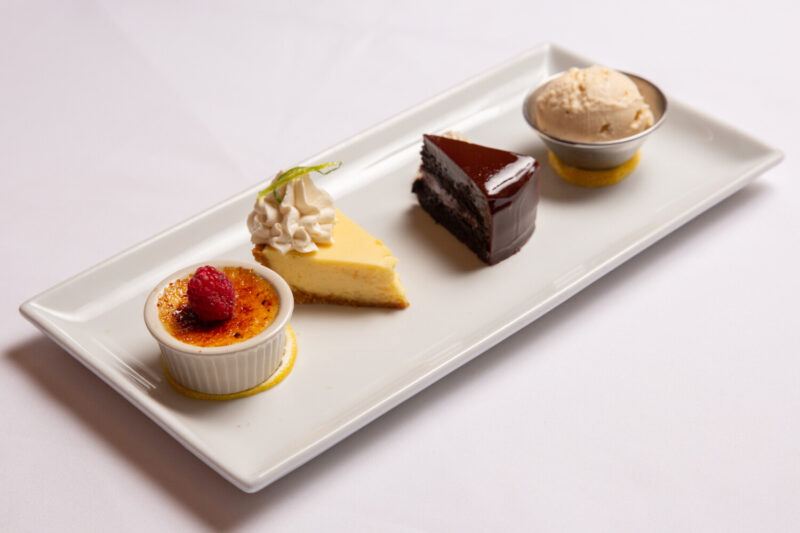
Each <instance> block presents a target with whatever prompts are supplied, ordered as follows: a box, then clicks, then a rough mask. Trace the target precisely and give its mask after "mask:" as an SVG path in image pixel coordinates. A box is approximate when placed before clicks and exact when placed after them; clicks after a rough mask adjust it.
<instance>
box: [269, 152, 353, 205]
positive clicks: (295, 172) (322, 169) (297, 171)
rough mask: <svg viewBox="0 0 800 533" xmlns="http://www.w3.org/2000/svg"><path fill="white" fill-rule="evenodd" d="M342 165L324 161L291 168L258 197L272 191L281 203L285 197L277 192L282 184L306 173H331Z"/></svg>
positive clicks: (337, 162) (339, 162) (336, 162)
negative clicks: (311, 165) (279, 196)
mask: <svg viewBox="0 0 800 533" xmlns="http://www.w3.org/2000/svg"><path fill="white" fill-rule="evenodd" d="M341 166H342V162H341V161H331V162H329V163H322V164H321V165H315V166H313V167H294V168H290V169H289V170H287V171H286V172H284V173H283V174H281V175H280V176H278V177H277V179H275V181H273V182H272V184H271V185H270V186H269V187H267V188H266V189H264V190H262V191H261V192H259V193H258V197H259V198H262V197H264V196H266V195H268V194H269V193H272V194H273V195H274V196H275V200H277V201H278V203H281V201H282V200H283V199H282V198H278V193H277V190H278V187H280V186H281V185H285V184H287V183H289V182H290V181H292V180H294V179H297V178H300V177H303V176H305V175H306V174H310V173H311V172H318V173H320V174H322V175H325V174H330V173H331V172H333V171H334V170H339V167H341Z"/></svg>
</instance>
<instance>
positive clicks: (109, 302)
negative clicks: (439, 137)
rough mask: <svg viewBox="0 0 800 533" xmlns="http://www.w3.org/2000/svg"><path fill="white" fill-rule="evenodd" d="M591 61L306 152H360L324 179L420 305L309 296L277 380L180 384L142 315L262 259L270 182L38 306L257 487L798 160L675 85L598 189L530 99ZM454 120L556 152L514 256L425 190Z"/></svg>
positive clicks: (243, 483)
mask: <svg viewBox="0 0 800 533" xmlns="http://www.w3.org/2000/svg"><path fill="white" fill-rule="evenodd" d="M590 64H591V62H590V61H588V60H586V59H584V58H582V57H579V56H576V55H573V54H571V53H569V52H567V51H565V50H563V49H561V48H558V47H555V46H552V45H543V46H540V47H538V48H535V49H533V50H531V51H530V52H528V53H526V54H524V55H522V56H520V57H518V58H516V59H514V60H512V61H510V62H507V63H505V64H503V65H501V66H499V67H497V68H495V69H493V70H491V71H489V72H486V73H485V74H482V75H480V76H478V77H476V78H474V79H472V80H469V81H467V82H465V83H463V84H461V85H459V86H457V87H456V88H454V89H452V90H450V91H447V92H446V93H444V94H442V95H440V96H437V97H435V98H432V99H431V100H429V101H427V102H425V103H423V104H420V105H418V106H417V107H415V108H413V109H411V110H409V111H406V112H404V113H402V114H400V115H398V116H396V117H394V118H392V119H390V120H387V121H386V122H383V123H382V124H380V125H378V126H376V127H374V128H372V129H371V130H369V131H366V132H364V133H362V134H360V135H357V136H355V137H353V138H352V139H349V140H347V141H345V142H343V143H341V144H339V145H338V146H335V147H334V148H331V149H330V150H327V151H325V152H323V153H321V154H317V155H316V156H314V157H312V158H310V159H308V160H307V161H305V162H302V163H301V164H313V163H319V162H323V161H331V160H341V161H343V162H344V166H343V167H342V169H341V170H339V171H338V172H336V173H334V174H331V175H330V176H316V177H315V180H316V181H317V183H318V184H320V185H321V186H322V187H324V188H326V189H327V190H328V191H329V192H330V193H331V194H332V195H333V196H334V198H335V199H336V202H337V206H338V207H339V208H340V209H341V210H342V211H344V212H345V213H347V214H348V215H349V216H350V217H352V218H353V219H354V220H356V221H357V222H358V223H360V224H361V225H362V226H364V227H365V228H366V229H367V230H368V231H369V232H370V233H372V234H373V235H375V236H377V237H378V238H380V239H382V240H383V241H384V242H386V243H387V244H388V245H389V247H390V248H391V249H392V251H393V252H394V254H395V255H396V256H397V257H398V258H399V259H400V263H399V265H398V270H399V272H400V275H401V278H402V280H403V283H404V285H405V286H406V288H407V290H408V298H409V300H410V302H411V306H410V307H409V308H408V309H405V310H400V311H398V310H380V309H356V308H348V307H337V306H328V305H317V306H314V305H311V306H298V307H297V308H296V311H295V315H294V317H293V319H292V325H293V327H294V329H295V331H296V333H297V338H298V342H299V354H298V358H297V363H296V366H295V368H294V370H293V372H292V373H291V374H290V375H289V377H288V378H287V379H286V380H285V381H284V382H283V383H281V384H280V385H278V386H277V387H276V388H274V389H272V390H269V391H267V392H265V393H262V394H259V395H256V396H253V397H250V398H246V399H242V400H236V401H230V402H205V401H199V400H192V399H189V398H186V397H184V396H182V395H180V394H178V393H177V392H176V391H175V390H173V389H172V388H171V387H170V385H169V384H168V383H167V382H166V380H165V378H164V376H163V374H162V370H161V364H160V359H159V352H158V347H157V345H156V343H155V342H154V341H153V339H152V338H151V337H150V335H149V334H148V332H147V330H146V329H145V326H144V323H143V320H142V307H143V305H144V301H145V297H146V296H147V294H148V292H149V291H150V290H151V288H152V287H153V286H154V285H155V284H156V283H157V282H158V281H159V280H160V279H162V278H163V277H165V276H167V275H168V274H170V273H171V272H173V271H175V270H177V269H179V268H181V267H183V266H185V265H189V264H192V263H198V262H202V261H207V260H210V259H214V258H237V259H249V258H250V245H249V235H248V233H247V229H246V227H245V218H246V216H247V214H248V213H249V211H250V209H251V207H252V204H253V201H254V199H255V195H256V191H257V190H258V189H259V188H261V187H263V184H256V185H254V186H253V188H252V189H250V190H247V191H244V192H243V193H241V194H240V195H238V196H236V197H234V198H232V199H230V200H228V201H226V202H224V203H222V204H220V205H218V206H216V207H214V208H213V209H210V210H208V211H206V212H204V213H201V214H200V215H198V216H196V217H194V218H192V219H191V220H189V221H187V222H185V223H183V224H180V225H178V226H176V227H174V228H172V229H170V230H168V231H165V232H164V233H161V234H160V235H157V236H156V237H154V238H152V239H150V240H149V241H147V242H145V243H143V244H140V245H138V246H136V247H134V248H132V249H130V250H128V251H126V252H124V253H122V254H120V255H118V256H116V257H113V258H111V259H109V260H108V261H106V262H104V263H102V264H100V265H98V266H96V267H94V268H92V269H90V270H88V271H86V272H84V273H82V274H80V275H78V276H76V277H74V278H72V279H70V280H68V281H66V282H64V283H62V284H60V285H58V286H56V287H53V288H52V289H50V290H48V291H46V292H44V293H42V294H40V295H38V296H36V297H34V298H33V299H31V300H29V301H28V302H25V303H24V304H23V305H22V308H21V310H22V312H23V314H24V315H25V316H26V317H27V318H28V319H30V320H31V321H32V322H34V323H35V324H36V325H37V326H39V327H40V328H41V329H42V331H44V332H45V333H46V334H47V335H49V336H50V337H51V338H53V340H55V341H56V342H57V343H58V344H59V345H61V346H62V347H63V348H64V349H65V350H67V351H68V352H69V353H70V354H72V355H73V356H74V357H75V358H76V359H78V360H79V361H80V362H81V363H83V364H84V365H86V366H87V367H88V368H89V369H91V370H92V371H93V372H94V373H95V374H97V375H98V376H99V377H100V378H102V379H103V380H104V381H105V382H106V383H108V384H109V385H110V386H111V387H113V388H114V389H115V390H117V391H118V392H119V393H120V394H122V395H123V396H124V397H126V398H127V399H128V400H130V401H131V402H132V403H133V404H134V405H136V406H137V407H138V408H139V409H141V410H142V411H143V412H144V413H146V414H147V415H148V416H149V417H150V418H151V419H152V420H153V421H155V422H156V423H157V424H159V425H160V426H161V427H162V428H164V430H166V431H167V432H169V433H170V434H171V435H173V436H174V437H175V438H176V439H178V440H179V441H180V442H181V443H182V444H183V445H184V446H185V447H186V448H188V449H189V450H191V451H192V452H193V453H194V454H196V455H197V456H198V457H200V458H201V459H202V460H203V461H205V462H206V463H208V464H209V465H210V466H211V467H212V468H214V469H215V470H217V471H218V472H219V473H220V474H221V475H223V476H224V477H225V478H227V479H228V480H230V481H231V482H232V483H234V484H235V485H236V486H237V487H239V488H241V489H242V490H244V491H248V492H254V491H257V490H259V489H261V488H263V487H265V486H266V485H268V484H269V483H271V482H272V481H274V480H275V479H277V478H279V477H280V476H282V475H284V474H286V473H287V472H289V471H291V470H292V469H294V468H296V467H298V466H299V465H301V464H303V463H304V462H306V461H308V460H309V459H311V458H312V457H314V456H315V455H317V454H319V453H321V452H322V451H324V450H325V449H327V448H329V447H330V446H332V445H334V444H335V443H337V442H338V441H340V440H341V439H343V438H345V437H346V436H348V435H349V434H351V433H353V432H354V431H356V430H358V429H359V428H361V427H362V426H364V425H365V424H367V423H368V422H370V421H371V420H373V419H375V418H376V417H378V416H380V415H381V414H383V413H385V412H386V411H388V410H389V409H391V408H392V407H394V406H396V405H397V404H398V403H400V402H402V401H403V400H405V399H407V398H409V397H410V396H411V395H413V394H414V393H416V392H418V391H420V390H421V389H423V388H424V387H427V386H428V385H430V384H431V383H433V382H434V381H436V380H437V379H439V378H441V377H442V376H444V375H446V374H447V373H449V372H451V371H452V370H454V369H455V368H457V367H458V366H460V365H463V364H464V363H466V362H467V361H469V360H470V359H472V358H473V357H475V356H477V355H479V354H480V353H482V352H483V351H485V350H486V349H488V348H489V347H491V346H492V345H494V344H496V343H498V342H500V341H501V340H503V339H504V338H506V337H507V336H509V335H511V334H512V333H514V332H515V331H517V330H519V329H520V328H522V327H524V326H525V325H527V324H529V323H530V322H532V321H534V320H536V318H538V317H539V316H541V315H543V314H544V313H546V312H547V311H548V310H550V309H552V308H553V307H555V306H557V305H558V304H559V303H561V302H563V301H564V300H566V299H567V298H569V297H570V296H572V295H573V294H575V293H576V292H578V291H580V290H581V289H582V288H584V287H586V286H587V285H589V284H590V283H592V282H593V281H595V280H596V279H598V278H599V277H601V276H602V275H603V274H605V273H606V272H608V271H609V270H611V269H613V268H614V267H616V266H617V265H619V264H621V263H622V262H624V261H625V260H627V259H629V258H630V257H632V256H633V255H634V254H636V253H638V252H640V251H641V250H643V249H645V248H646V247H648V246H649V245H650V244H652V243H653V242H655V241H657V240H658V239H660V238H661V237H664V236H665V235H667V234H668V233H669V232H671V231H672V230H674V229H675V228H677V227H679V226H680V225H682V224H684V223H685V222H687V221H689V220H691V219H692V218H693V217H695V216H696V215H698V214H699V213H701V212H702V211H704V210H706V209H708V208H709V207H711V206H712V205H714V204H715V203H717V202H719V201H721V200H723V199H725V198H726V197H727V196H729V195H730V194H732V193H734V192H735V191H737V190H739V189H740V188H741V187H743V186H744V185H746V184H747V183H748V182H750V181H751V180H752V179H753V178H755V177H756V176H757V175H758V174H760V173H762V172H763V171H764V170H766V169H767V168H769V167H771V166H773V165H775V164H777V163H778V162H779V161H780V160H781V158H782V155H781V153H780V152H779V151H778V150H776V149H774V148H771V147H769V146H767V145H765V144H763V143H761V142H760V141H758V140H756V139H753V138H751V137H750V136H748V135H746V134H744V133H742V132H739V131H737V130H735V129H733V128H731V127H729V126H726V125H724V124H721V123H719V122H717V121H716V120H714V119H711V118H709V117H706V116H704V115H702V114H700V113H698V112H696V111H693V110H691V109H689V108H687V107H686V106H684V105H682V104H680V103H678V102H675V101H674V100H673V101H671V102H670V110H669V116H668V117H667V119H666V121H665V123H664V125H663V127H662V128H661V129H660V130H659V131H657V132H656V133H655V134H654V135H653V136H652V137H651V138H650V140H649V141H648V142H647V144H646V145H645V146H644V150H643V156H642V160H641V163H640V165H639V167H638V168H637V169H636V171H635V172H634V174H633V175H631V176H630V177H629V178H628V179H627V180H625V181H623V182H621V183H619V184H617V185H614V186H612V187H608V188H604V189H598V190H590V189H583V188H580V187H576V186H573V185H569V184H567V183H565V182H563V181H561V180H559V179H558V178H557V177H555V176H554V174H553V172H552V170H551V169H550V168H549V166H548V165H547V163H546V161H547V158H546V152H545V151H544V147H543V145H542V144H541V143H540V141H539V140H538V138H537V137H536V136H535V135H534V133H533V132H532V131H531V130H530V129H529V127H528V126H527V125H526V123H525V121H524V119H523V117H522V112H521V108H522V99H523V96H524V94H525V93H526V91H528V90H529V89H530V88H531V87H533V86H534V85H536V84H537V83H539V82H540V81H541V80H542V79H544V78H545V77H547V76H549V75H550V74H552V73H555V72H558V71H561V70H564V69H566V68H569V67H571V66H587V65H590ZM642 74H643V75H645V76H647V73H646V72H644V73H642ZM445 130H455V131H458V132H461V133H463V134H465V135H466V136H467V137H469V138H470V139H472V140H473V141H475V142H477V143H479V144H486V145H489V146H496V147H499V148H504V149H508V150H512V151H516V152H521V153H527V154H531V155H533V156H534V157H536V158H537V159H539V160H540V161H542V162H543V167H544V169H543V175H542V183H541V193H542V198H541V203H540V207H539V214H538V219H537V229H536V232H535V233H534V235H533V237H532V239H531V240H530V242H529V243H528V244H527V245H526V246H525V247H523V249H522V250H521V251H520V252H519V253H518V254H516V255H515V256H512V257H511V258H510V259H508V260H506V261H504V262H502V263H500V264H499V265H496V266H492V267H487V266H484V265H483V264H482V263H480V262H479V261H478V260H477V259H476V258H475V257H474V256H473V255H472V253H471V252H469V251H468V250H467V248H466V247H465V246H463V245H462V244H461V243H459V242H458V241H456V240H455V238H453V237H452V236H451V235H450V234H449V233H447V232H446V231H445V230H444V229H442V228H441V227H440V226H437V225H436V224H435V223H434V222H433V221H432V219H431V218H430V217H429V216H428V215H427V214H426V213H424V212H423V211H422V210H421V209H420V208H419V207H418V206H417V203H416V200H415V197H414V196H413V195H412V194H411V192H410V190H411V182H412V180H413V178H414V176H415V173H416V168H417V166H418V164H419V147H420V140H421V135H422V134H423V133H437V132H443V131H445ZM286 166H287V167H288V166H292V162H288V161H287V164H286ZM276 170H277V169H276Z"/></svg>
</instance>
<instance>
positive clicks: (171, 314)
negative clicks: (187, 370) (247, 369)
mask: <svg viewBox="0 0 800 533" xmlns="http://www.w3.org/2000/svg"><path fill="white" fill-rule="evenodd" d="M222 272H223V273H224V274H225V275H226V276H228V278H230V280H231V281H232V282H233V289H234V291H235V293H236V306H235V307H234V311H233V316H232V317H231V318H229V319H228V320H221V321H217V322H202V321H201V320H200V319H199V318H197V315H196V314H195V313H194V311H192V309H191V307H189V298H188V297H187V295H186V291H187V289H188V286H189V280H190V279H191V278H192V276H191V275H190V276H187V277H185V278H183V279H179V280H177V281H173V282H172V283H170V284H169V285H168V286H167V287H165V288H164V292H163V293H162V294H161V296H160V297H159V299H158V304H157V306H158V318H159V319H160V320H161V323H162V324H163V325H164V329H166V330H167V332H168V333H169V334H170V335H172V336H173V337H175V338H176V339H178V340H179V341H181V342H185V343H186V344H191V345H194V346H202V347H205V348H210V347H214V346H228V345H230V344H236V343H238V342H242V341H245V340H247V339H250V338H252V337H255V336H256V335H258V334H259V333H261V332H262V331H264V330H265V329H267V327H269V325H270V324H272V322H273V321H274V320H275V317H276V316H277V314H278V307H279V299H278V294H277V292H276V291H275V288H274V287H273V286H272V284H271V283H270V282H268V281H267V280H265V279H264V278H262V277H261V276H259V275H258V274H256V273H255V272H253V271H252V270H250V269H248V268H242V267H225V268H223V269H222Z"/></svg>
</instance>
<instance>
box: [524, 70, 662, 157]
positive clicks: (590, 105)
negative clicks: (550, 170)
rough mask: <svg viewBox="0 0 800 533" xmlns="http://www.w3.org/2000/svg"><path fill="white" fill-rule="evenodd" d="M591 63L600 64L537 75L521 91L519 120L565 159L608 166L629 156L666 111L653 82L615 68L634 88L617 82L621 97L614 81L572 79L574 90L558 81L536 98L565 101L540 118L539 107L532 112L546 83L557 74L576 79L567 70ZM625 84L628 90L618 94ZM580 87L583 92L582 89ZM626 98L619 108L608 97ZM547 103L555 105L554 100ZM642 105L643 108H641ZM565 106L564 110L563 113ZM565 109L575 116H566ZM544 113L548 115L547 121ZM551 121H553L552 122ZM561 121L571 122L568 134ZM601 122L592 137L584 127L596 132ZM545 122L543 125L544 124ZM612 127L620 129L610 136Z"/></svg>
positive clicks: (569, 82)
mask: <svg viewBox="0 0 800 533" xmlns="http://www.w3.org/2000/svg"><path fill="white" fill-rule="evenodd" d="M592 68H596V69H602V67H590V68H589V69H584V70H580V69H570V70H567V71H563V72H559V73H557V74H554V75H553V76H551V77H549V78H547V79H545V80H543V81H542V82H541V83H540V84H539V85H538V86H537V87H535V88H533V89H532V90H531V92H529V93H528V95H527V96H526V97H525V100H524V102H523V104H522V113H523V116H524V117H525V120H526V121H527V122H528V124H530V126H531V127H532V128H533V129H534V131H536V133H537V134H538V135H539V137H540V138H541V139H542V141H543V142H544V143H545V145H546V146H547V148H548V150H550V151H551V152H552V153H553V154H555V155H556V156H557V157H558V158H559V159H560V160H561V162H562V163H564V164H565V165H568V166H572V167H576V168H582V169H610V168H614V167H618V166H620V165H622V164H623V163H625V162H626V161H629V160H630V159H631V158H632V157H633V156H634V154H635V153H636V151H637V150H638V149H639V148H640V147H641V145H642V143H643V142H644V141H645V139H646V138H647V137H648V136H649V135H650V134H651V133H652V132H653V131H655V130H656V129H657V128H658V127H659V126H660V125H661V124H662V123H663V121H664V117H665V116H666V113H667V98H666V96H665V95H664V93H662V92H661V90H660V89H659V88H658V87H657V86H656V85H655V84H653V83H651V82H649V81H647V80H645V79H644V78H641V77H639V76H636V75H633V74H630V73H621V72H616V74H619V75H620V76H623V79H626V80H628V81H629V82H630V83H631V84H632V85H633V87H634V88H635V92H634V91H633V90H631V88H630V87H631V86H630V85H627V84H626V83H623V84H622V86H623V87H625V86H626V85H627V89H624V88H623V89H622V97H623V98H619V95H618V94H617V91H618V89H619V85H618V84H613V86H614V87H617V89H613V88H612V87H606V88H605V89H597V88H595V89H592V88H591V87H589V86H588V84H585V85H584V90H583V91H582V90H581V88H580V86H579V85H580V82H579V83H576V84H575V89H576V90H577V92H574V91H569V90H565V89H558V87H560V86H561V85H560V84H559V85H556V86H555V89H558V90H554V91H553V95H551V96H549V97H547V98H544V99H542V102H548V101H550V99H553V101H554V102H558V100H559V99H558V98H556V96H557V95H559V94H560V95H561V100H562V101H564V102H566V105H561V104H557V105H558V107H556V109H558V110H560V111H554V112H553V113H551V114H550V116H549V117H541V118H542V121H540V116H539V113H537V103H538V102H539V101H540V97H542V95H545V94H547V93H549V92H550V90H551V89H554V87H553V86H552V84H553V83H554V82H556V81H558V80H562V82H564V83H565V84H566V85H570V84H572V83H573V82H574V81H575V80H576V78H573V77H571V74H570V72H572V71H573V70H574V71H577V72H586V71H589V70H592ZM605 70H609V69H605ZM611 72H615V71H611ZM581 77H583V78H584V81H585V79H586V77H585V76H577V78H578V79H580V78H581ZM590 78H591V76H590ZM614 78H616V76H614ZM570 80H572V81H570ZM626 90H627V92H628V95H625V94H624V93H625V92H626ZM581 93H586V94H583V95H582V94H581ZM570 95H571V98H570ZM603 95H605V96H603ZM614 95H616V96H614ZM637 95H638V97H637ZM627 98H630V103H631V105H627V106H622V107H621V108H620V107H619V106H618V105H614V104H613V102H614V101H616V102H617V104H619V100H623V101H626V99H627ZM639 99H641V101H640V100H639ZM636 102H638V104H637V103H636ZM573 104H574V105H573ZM553 105H556V103H554V104H553ZM645 106H646V107H645ZM548 107H549V105H548ZM645 108H646V109H647V112H645V111H644V109H645ZM573 109H574V111H573ZM639 110H642V112H641V113H639V116H638V117H637V112H638V111H639ZM566 111H569V113H567V112H566ZM587 112H589V113H587ZM567 115H575V116H573V117H569V118H566V116H567ZM648 115H649V117H648ZM548 118H550V121H549V122H548V120H547V119H548ZM576 119H577V120H576ZM554 123H555V124H557V126H554ZM567 124H569V125H571V126H574V130H573V131H572V133H573V135H569V134H568V133H567V132H566V131H564V130H561V129H559V128H560V127H564V126H565V125H567ZM605 124H608V125H609V126H608V127H607V128H605V131H604V132H602V136H603V137H601V138H598V137H597V135H590V134H589V133H588V132H590V131H592V129H594V131H595V132H597V133H599V132H600V131H601V130H603V129H604V128H603V126H604V125H605ZM548 127H549V129H545V128H548ZM612 130H613V131H614V132H616V133H620V130H621V131H622V132H623V133H621V135H622V137H614V138H612V135H611V133H612ZM576 132H577V135H579V136H582V139H583V140H576V138H575V136H574V134H575V133H576ZM579 138H580V137H579ZM589 139H594V140H589Z"/></svg>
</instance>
